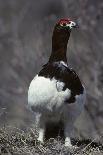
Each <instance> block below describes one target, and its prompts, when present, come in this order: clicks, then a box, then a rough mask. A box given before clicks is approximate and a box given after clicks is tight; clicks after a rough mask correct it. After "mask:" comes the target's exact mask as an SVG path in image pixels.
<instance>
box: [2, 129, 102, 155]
mask: <svg viewBox="0 0 103 155" xmlns="http://www.w3.org/2000/svg"><path fill="white" fill-rule="evenodd" d="M37 136H38V132H37V128H33V129H31V128H29V129H28V131H26V132H24V131H22V130H20V129H18V128H11V127H3V128H1V129H0V154H1V155H3V154H7V155H11V154H13V155H17V154H18V155H19V154H21V155H26V154H27V155H102V154H103V145H102V144H99V143H96V142H94V141H92V142H91V141H90V140H84V141H80V140H73V144H74V146H76V147H77V146H78V148H75V149H68V148H66V147H65V146H64V144H63V140H62V139H61V138H60V137H58V138H50V139H49V140H46V141H45V144H44V145H40V144H39V143H38V141H37V140H36V139H37Z"/></svg>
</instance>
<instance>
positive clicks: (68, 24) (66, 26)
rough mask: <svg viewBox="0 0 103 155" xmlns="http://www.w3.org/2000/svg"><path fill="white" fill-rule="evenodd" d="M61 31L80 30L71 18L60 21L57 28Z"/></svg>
mask: <svg viewBox="0 0 103 155" xmlns="http://www.w3.org/2000/svg"><path fill="white" fill-rule="evenodd" d="M55 28H56V29H59V30H67V31H71V29H72V28H78V24H77V23H76V22H74V21H72V20H71V19H69V18H64V19H60V20H59V21H58V22H57V23H56V26H55Z"/></svg>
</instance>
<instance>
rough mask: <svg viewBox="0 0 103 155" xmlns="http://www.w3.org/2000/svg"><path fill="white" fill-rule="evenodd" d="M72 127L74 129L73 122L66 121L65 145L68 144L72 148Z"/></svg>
mask: <svg viewBox="0 0 103 155" xmlns="http://www.w3.org/2000/svg"><path fill="white" fill-rule="evenodd" d="M72 129H73V124H72V123H68V122H65V125H64V135H65V146H68V147H70V148H71V147H72V144H71V139H70V132H71V131H72Z"/></svg>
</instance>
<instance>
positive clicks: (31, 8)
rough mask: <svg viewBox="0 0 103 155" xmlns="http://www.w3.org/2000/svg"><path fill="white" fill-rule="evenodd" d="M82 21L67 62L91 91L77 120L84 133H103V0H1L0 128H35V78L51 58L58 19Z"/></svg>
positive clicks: (77, 130) (80, 132)
mask: <svg viewBox="0 0 103 155" xmlns="http://www.w3.org/2000/svg"><path fill="white" fill-rule="evenodd" d="M61 17H62V18H64V17H70V18H71V19H73V20H76V21H78V23H79V27H80V28H79V29H78V30H73V31H72V33H71V37H70V40H69V44H68V51H67V56H68V62H69V64H70V66H71V67H72V68H74V69H75V71H76V72H77V73H78V75H79V76H80V78H81V80H82V81H83V83H84V85H85V87H86V90H87V100H86V106H85V110H84V111H83V113H82V114H81V116H80V117H79V118H78V121H77V122H76V124H75V133H76V135H78V136H79V137H87V138H95V137H96V136H98V135H99V136H100V135H103V0H77V1H75V0H29V1H28V0H9V1H8V0H5V1H4V0H0V126H1V127H2V126H3V125H9V126H14V127H19V128H23V129H24V128H26V127H29V126H32V124H33V120H34V117H33V115H32V114H31V113H30V112H29V111H28V110H27V109H26V105H27V91H28V87H29V84H30V81H31V80H32V79H33V77H34V76H35V75H36V73H37V72H38V71H39V70H40V69H41V68H42V65H43V64H45V63H46V62H47V61H48V58H49V56H50V53H51V38H52V31H53V27H54V25H55V23H56V21H57V20H58V19H59V18H61Z"/></svg>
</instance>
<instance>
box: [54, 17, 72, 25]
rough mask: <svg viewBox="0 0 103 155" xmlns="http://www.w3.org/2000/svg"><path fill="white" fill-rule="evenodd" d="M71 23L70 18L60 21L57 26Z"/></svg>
mask: <svg viewBox="0 0 103 155" xmlns="http://www.w3.org/2000/svg"><path fill="white" fill-rule="evenodd" d="M70 21H71V19H69V18H66V19H65V18H64V19H60V20H59V21H58V22H57V24H68V23H69V22H70Z"/></svg>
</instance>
